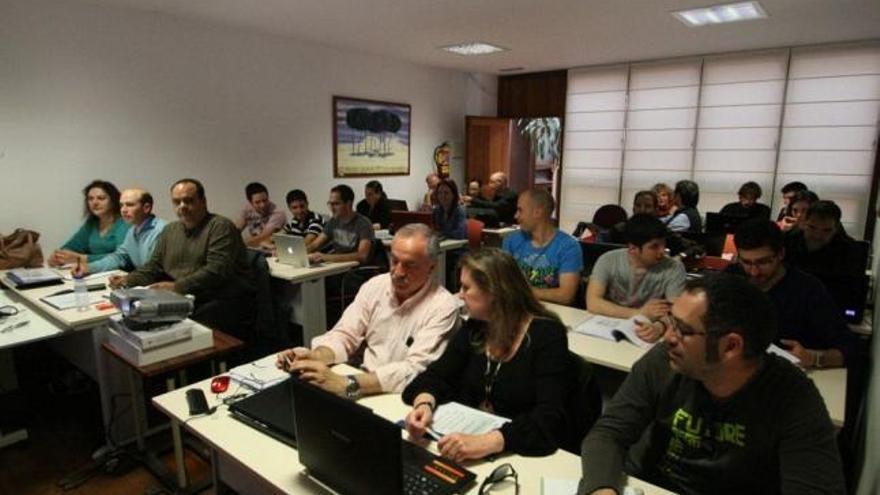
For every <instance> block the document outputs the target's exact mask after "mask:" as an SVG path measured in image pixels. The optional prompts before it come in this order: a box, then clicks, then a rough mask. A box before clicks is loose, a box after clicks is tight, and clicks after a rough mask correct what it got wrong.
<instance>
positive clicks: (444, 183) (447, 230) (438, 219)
mask: <svg viewBox="0 0 880 495" xmlns="http://www.w3.org/2000/svg"><path fill="white" fill-rule="evenodd" d="M434 194H435V196H436V198H437V204H436V205H434V210H433V214H434V215H433V216H434V226H435V227H436V228H437V231H438V232H440V234H441V235H443V236H444V237H446V238H448V239H466V238H467V212H465V210H464V207H463V206H461V204H459V197H458V186H456V185H455V182H454V181H452V180H450V179H443V180H441V181H440V183H439V184H437V188H436V191H435V193H434Z"/></svg>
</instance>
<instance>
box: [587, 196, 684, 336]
mask: <svg viewBox="0 0 880 495" xmlns="http://www.w3.org/2000/svg"><path fill="white" fill-rule="evenodd" d="M666 235H667V232H666V227H664V226H663V223H661V222H660V220H658V219H657V218H654V217H653V216H651V215H647V214H644V213H642V214H638V215H633V216H632V217H631V218H630V219H629V220H627V221H626V239H627V247H625V248H621V249H615V250H614V251H609V252H607V253H605V254H603V255H602V256H600V257H599V259H598V260H597V261H596V266H595V267H593V272H592V273H591V274H590V283H589V284H588V285H587V310H588V311H590V312H591V313H596V314H600V315H606V316H613V317H616V318H632V317H633V316H636V315H639V314H641V315H643V316H645V317H647V318H649V319H651V320H657V319H658V318H661V317H663V316H666V315H667V314H668V313H669V306H670V304H671V302H670V301H671V300H673V299H675V298H676V297H678V295H679V294H680V293H681V291H682V289H683V288H684V281H685V270H684V265H682V264H681V261H679V260H677V259H674V258H670V257H669V256H667V255H666ZM658 337H659V334H657V335H654V336H653V338H652V339H648V338H646V340H656V338H658Z"/></svg>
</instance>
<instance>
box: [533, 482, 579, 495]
mask: <svg viewBox="0 0 880 495" xmlns="http://www.w3.org/2000/svg"><path fill="white" fill-rule="evenodd" d="M579 481H580V480H574V479H569V478H541V495H575V494H576V493H577V488H578V482H579Z"/></svg>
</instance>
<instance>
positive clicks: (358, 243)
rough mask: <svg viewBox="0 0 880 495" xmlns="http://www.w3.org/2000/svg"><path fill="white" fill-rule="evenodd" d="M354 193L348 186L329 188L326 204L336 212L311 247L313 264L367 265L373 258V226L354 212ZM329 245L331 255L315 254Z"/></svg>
mask: <svg viewBox="0 0 880 495" xmlns="http://www.w3.org/2000/svg"><path fill="white" fill-rule="evenodd" d="M353 203H354V191H352V190H351V188H350V187H348V186H346V185H345V184H341V185H338V186H335V187H334V188H333V189H330V200H329V201H328V202H327V204H328V205H329V206H330V210H331V212H332V213H333V218H331V219H330V220H329V221H328V222H327V224H326V225H324V232H322V233H320V234H318V237H317V239H315V240H314V242H312V244H311V245H310V246H309V251H310V252H311V254H309V259H310V260H312V261H357V262H358V263H360V264H362V265H363V264H365V263H367V262H368V261H369V259H370V254H371V251H372V246H373V239H374V238H375V235H374V234H373V225H372V224H371V223H370V219H369V218H367V217H365V216H363V215H361V214H360V213H358V212H356V211H354V208H353V207H352V204H353ZM328 243H329V244H330V247H331V249H332V252H331V253H329V254H328V253H320V252H316V251H318V250H319V249H321V248H323V247H324V246H325V245H326V244H328Z"/></svg>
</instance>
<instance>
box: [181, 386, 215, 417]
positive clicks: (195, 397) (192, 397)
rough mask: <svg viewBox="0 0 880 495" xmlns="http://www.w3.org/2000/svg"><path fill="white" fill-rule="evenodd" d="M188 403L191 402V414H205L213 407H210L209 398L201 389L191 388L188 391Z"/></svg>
mask: <svg viewBox="0 0 880 495" xmlns="http://www.w3.org/2000/svg"><path fill="white" fill-rule="evenodd" d="M186 403H187V404H189V415H190V416H195V415H196V414H205V413H207V412H209V411H210V410H211V409H210V408H209V407H208V399H206V398H205V393H204V392H202V391H201V390H200V389H197V388H191V389H189V390H187V391H186Z"/></svg>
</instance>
